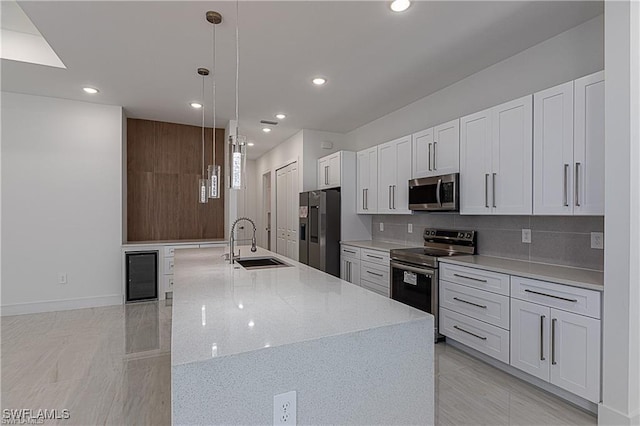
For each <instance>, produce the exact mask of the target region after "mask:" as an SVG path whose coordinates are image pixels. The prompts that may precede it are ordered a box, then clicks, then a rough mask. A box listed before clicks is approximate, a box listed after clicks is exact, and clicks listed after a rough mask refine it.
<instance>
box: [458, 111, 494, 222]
mask: <svg viewBox="0 0 640 426" xmlns="http://www.w3.org/2000/svg"><path fill="white" fill-rule="evenodd" d="M491 131H492V128H491V110H485V111H481V112H478V113H475V114H471V115H468V116H466V117H463V118H461V119H460V214H490V213H491V207H490V206H491V205H490V204H489V203H490V199H491V193H490V191H491V188H490V186H489V184H488V181H489V176H490V173H491Z"/></svg>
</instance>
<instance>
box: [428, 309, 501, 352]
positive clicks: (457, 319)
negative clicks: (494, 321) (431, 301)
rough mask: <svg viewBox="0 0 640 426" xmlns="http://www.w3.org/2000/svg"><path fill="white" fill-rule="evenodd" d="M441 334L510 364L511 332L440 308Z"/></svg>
mask: <svg viewBox="0 0 640 426" xmlns="http://www.w3.org/2000/svg"><path fill="white" fill-rule="evenodd" d="M439 331H440V333H441V334H443V335H445V336H447V337H449V338H450V339H453V340H456V341H458V342H460V343H464V344H465V345H467V346H469V347H471V348H473V349H475V350H477V351H480V352H482V353H484V354H486V355H489V356H490V357H493V358H496V359H497V360H499V361H502V362H504V363H506V364H508V363H509V332H508V331H507V330H503V329H501V328H499V327H496V326H493V325H490V324H487V323H485V322H482V321H478V320H476V319H473V318H470V317H468V316H466V315H462V314H459V313H457V312H453V311H450V310H448V309H445V308H442V307H441V308H440V326H439Z"/></svg>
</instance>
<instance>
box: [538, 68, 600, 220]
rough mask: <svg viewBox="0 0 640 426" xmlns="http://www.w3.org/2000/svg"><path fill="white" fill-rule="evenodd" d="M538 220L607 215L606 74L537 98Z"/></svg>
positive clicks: (544, 91) (541, 94)
mask: <svg viewBox="0 0 640 426" xmlns="http://www.w3.org/2000/svg"><path fill="white" fill-rule="evenodd" d="M533 121H534V143H533V146H534V207H533V212H534V214H539V215H545V214H547V215H572V214H573V215H602V214H604V73H603V72H598V73H596V74H592V75H589V76H586V77H583V78H581V79H578V80H576V81H575V82H574V81H571V82H568V83H565V84H561V85H559V86H556V87H552V88H550V89H547V90H543V91H541V92H538V93H536V94H535V95H534V120H533Z"/></svg>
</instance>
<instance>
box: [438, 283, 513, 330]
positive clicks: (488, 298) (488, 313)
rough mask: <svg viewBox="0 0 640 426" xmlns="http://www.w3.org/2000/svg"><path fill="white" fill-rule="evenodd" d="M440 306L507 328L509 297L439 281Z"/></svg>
mask: <svg viewBox="0 0 640 426" xmlns="http://www.w3.org/2000/svg"><path fill="white" fill-rule="evenodd" d="M440 306H442V307H443V308H447V309H449V310H451V311H454V312H458V313H461V314H464V315H467V316H470V317H472V318H475V319H478V320H480V321H484V322H488V323H489V324H493V325H495V326H497V327H500V328H504V329H505V330H509V297H507V296H503V295H501V294H495V293H489V292H487V291H482V290H477V289H475V288H471V287H466V286H463V285H459V284H453V283H450V282H447V281H440Z"/></svg>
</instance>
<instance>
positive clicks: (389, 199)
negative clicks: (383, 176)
mask: <svg viewBox="0 0 640 426" xmlns="http://www.w3.org/2000/svg"><path fill="white" fill-rule="evenodd" d="M389 210H391V185H389Z"/></svg>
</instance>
